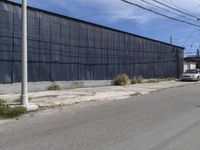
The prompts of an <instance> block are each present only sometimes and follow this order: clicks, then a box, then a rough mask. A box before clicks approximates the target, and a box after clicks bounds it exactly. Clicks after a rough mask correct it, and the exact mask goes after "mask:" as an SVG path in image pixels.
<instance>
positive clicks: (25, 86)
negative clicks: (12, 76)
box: [21, 0, 28, 108]
mask: <svg viewBox="0 0 200 150" xmlns="http://www.w3.org/2000/svg"><path fill="white" fill-rule="evenodd" d="M21 47H22V49H21V82H22V83H21V100H22V105H23V106H24V107H26V108H27V107H28V92H27V91H28V90H27V89H28V83H27V80H28V71H27V70H28V66H27V0H22V46H21Z"/></svg>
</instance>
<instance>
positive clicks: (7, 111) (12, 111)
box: [0, 107, 27, 118]
mask: <svg viewBox="0 0 200 150" xmlns="http://www.w3.org/2000/svg"><path fill="white" fill-rule="evenodd" d="M26 112H27V110H26V108H25V107H15V108H11V107H0V117H2V118H15V117H19V116H21V115H23V114H24V113H26Z"/></svg>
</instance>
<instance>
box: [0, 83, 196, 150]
mask: <svg viewBox="0 0 200 150" xmlns="http://www.w3.org/2000/svg"><path fill="white" fill-rule="evenodd" d="M199 148H200V84H196V85H190V86H185V87H179V88H171V89H167V90H163V91H159V92H155V93H152V94H149V95H146V96H141V97H131V98H129V99H126V100H119V101H114V102H109V103H103V104H100V103H99V102H92V103H88V104H79V105H75V106H71V107H67V108H65V109H63V110H61V111H59V110H55V111H53V112H52V111H47V112H40V113H37V114H34V115H33V116H32V117H23V118H20V119H19V120H12V121H8V122H6V123H0V150H198V149H199Z"/></svg>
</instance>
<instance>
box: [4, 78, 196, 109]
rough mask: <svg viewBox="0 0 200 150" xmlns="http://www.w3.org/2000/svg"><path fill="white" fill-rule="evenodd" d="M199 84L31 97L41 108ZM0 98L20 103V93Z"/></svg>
mask: <svg viewBox="0 0 200 150" xmlns="http://www.w3.org/2000/svg"><path fill="white" fill-rule="evenodd" d="M191 84H198V83H195V82H178V81H165V82H159V83H143V84H136V85H127V86H104V87H93V88H79V89H65V90H61V91H41V92H30V93H29V99H30V102H31V103H34V104H36V105H38V106H39V107H40V108H52V107H58V106H64V105H71V104H76V103H81V102H88V101H97V100H98V101H113V100H119V99H125V98H128V97H131V96H140V95H146V94H149V93H151V92H155V91H159V90H162V89H166V88H172V87H178V86H187V85H191ZM0 98H2V99H4V100H6V101H7V102H8V103H18V102H19V100H20V95H19V94H10V93H9V94H4V95H0Z"/></svg>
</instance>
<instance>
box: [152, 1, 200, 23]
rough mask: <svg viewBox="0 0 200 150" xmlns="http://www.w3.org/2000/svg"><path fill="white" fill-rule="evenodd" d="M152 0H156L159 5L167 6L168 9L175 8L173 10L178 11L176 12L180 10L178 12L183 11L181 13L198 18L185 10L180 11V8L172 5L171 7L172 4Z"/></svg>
mask: <svg viewBox="0 0 200 150" xmlns="http://www.w3.org/2000/svg"><path fill="white" fill-rule="evenodd" d="M152 1H154V2H156V3H158V4H160V5H163V6H165V7H168V8H170V9H173V10H175V11H178V12H180V13H183V14H185V15H188V16H190V17H193V18H195V19H199V18H198V17H197V16H194V15H192V14H189V13H187V12H185V11H182V10H180V9H177V8H174V7H172V6H169V5H167V4H165V3H162V2H160V1H157V0H152Z"/></svg>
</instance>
